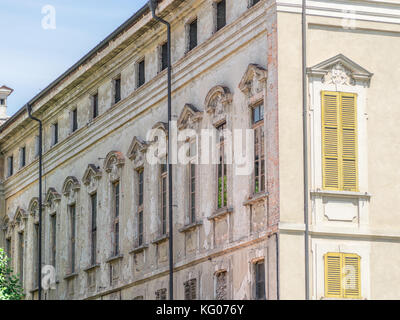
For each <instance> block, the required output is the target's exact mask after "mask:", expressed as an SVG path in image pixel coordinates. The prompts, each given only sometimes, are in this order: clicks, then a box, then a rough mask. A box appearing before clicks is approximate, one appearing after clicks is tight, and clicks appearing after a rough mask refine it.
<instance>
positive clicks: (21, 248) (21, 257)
mask: <svg viewBox="0 0 400 320" xmlns="http://www.w3.org/2000/svg"><path fill="white" fill-rule="evenodd" d="M24 246H25V245H24V234H23V233H18V267H19V280H20V281H21V284H22V285H23V284H24Z"/></svg>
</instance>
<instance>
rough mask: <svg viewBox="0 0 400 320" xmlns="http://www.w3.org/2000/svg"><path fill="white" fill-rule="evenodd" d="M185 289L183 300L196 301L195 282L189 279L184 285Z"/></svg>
mask: <svg viewBox="0 0 400 320" xmlns="http://www.w3.org/2000/svg"><path fill="white" fill-rule="evenodd" d="M184 287H185V300H196V291H197V281H196V279H191V280H189V281H186V282H185V283H184Z"/></svg>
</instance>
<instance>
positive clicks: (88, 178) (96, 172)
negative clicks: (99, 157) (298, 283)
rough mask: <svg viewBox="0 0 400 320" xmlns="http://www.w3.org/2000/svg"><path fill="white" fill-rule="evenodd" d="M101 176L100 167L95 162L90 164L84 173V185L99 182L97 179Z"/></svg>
mask: <svg viewBox="0 0 400 320" xmlns="http://www.w3.org/2000/svg"><path fill="white" fill-rule="evenodd" d="M100 178H101V170H100V167H97V166H95V165H94V164H89V165H88V167H87V169H86V171H85V173H84V174H83V178H82V182H83V184H84V185H86V186H89V185H92V184H94V183H96V184H97V181H98V180H99V179H100Z"/></svg>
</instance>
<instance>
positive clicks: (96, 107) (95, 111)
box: [92, 93, 99, 119]
mask: <svg viewBox="0 0 400 320" xmlns="http://www.w3.org/2000/svg"><path fill="white" fill-rule="evenodd" d="M92 99H93V101H92V103H93V110H92V111H93V112H92V118H93V119H94V118H96V117H97V116H98V115H99V94H98V93H96V94H94V95H93V97H92Z"/></svg>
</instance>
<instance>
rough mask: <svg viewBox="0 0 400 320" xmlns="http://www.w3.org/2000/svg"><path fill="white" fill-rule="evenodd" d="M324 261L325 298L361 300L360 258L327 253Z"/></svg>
mask: <svg viewBox="0 0 400 320" xmlns="http://www.w3.org/2000/svg"><path fill="white" fill-rule="evenodd" d="M324 259H325V296H326V297H327V298H352V299H359V298H361V275H360V256H358V255H356V254H352V253H327V254H326V255H325V257H324Z"/></svg>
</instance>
